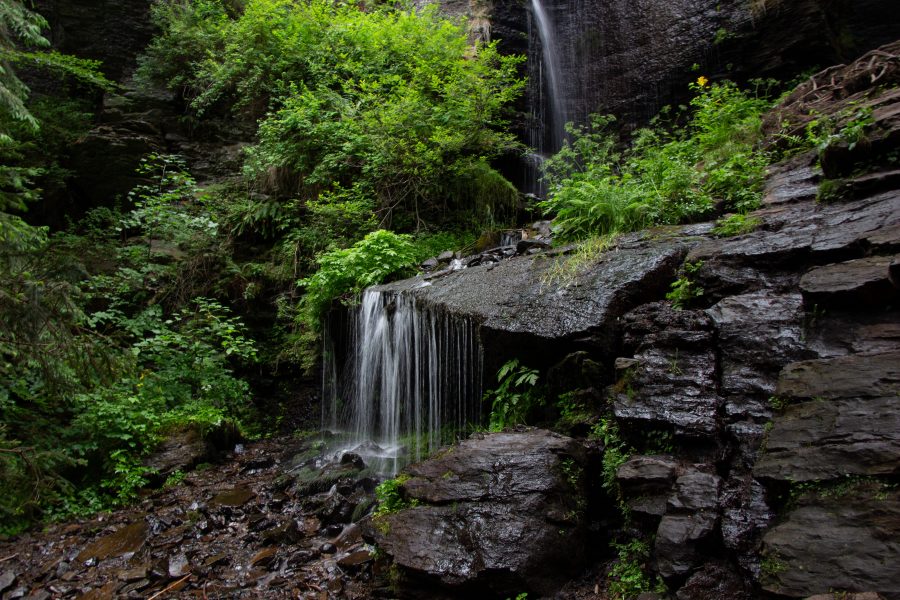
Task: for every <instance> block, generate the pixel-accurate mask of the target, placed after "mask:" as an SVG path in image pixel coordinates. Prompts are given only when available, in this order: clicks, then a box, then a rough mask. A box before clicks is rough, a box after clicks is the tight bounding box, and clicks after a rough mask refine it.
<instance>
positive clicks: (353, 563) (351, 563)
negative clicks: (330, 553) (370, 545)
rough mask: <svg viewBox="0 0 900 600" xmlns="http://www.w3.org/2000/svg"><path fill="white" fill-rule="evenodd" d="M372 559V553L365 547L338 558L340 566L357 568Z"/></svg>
mask: <svg viewBox="0 0 900 600" xmlns="http://www.w3.org/2000/svg"><path fill="white" fill-rule="evenodd" d="M371 560H372V553H371V552H369V551H368V550H365V549H360V550H355V551H353V552H350V553H349V554H346V555H344V556H342V557H341V558H339V559H338V561H337V564H338V566H341V567H344V568H347V569H355V568H359V567H360V566H362V565H364V564H365V563H367V562H369V561H371Z"/></svg>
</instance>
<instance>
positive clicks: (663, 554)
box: [655, 511, 718, 579]
mask: <svg viewBox="0 0 900 600" xmlns="http://www.w3.org/2000/svg"><path fill="white" fill-rule="evenodd" d="M717 522H718V515H717V514H716V513H715V512H706V511H703V512H697V513H693V514H683V515H682V514H675V515H668V514H667V515H665V516H664V517H663V518H662V520H661V521H660V523H659V528H658V529H657V530H656V546H655V553H656V567H657V569H658V570H659V574H660V575H661V576H662V577H664V578H666V579H673V578H678V577H682V576H684V575H687V574H688V573H690V572H691V571H692V570H693V569H694V568H695V567H697V566H698V565H699V564H700V563H702V562H703V561H704V556H703V553H702V548H701V545H702V544H703V543H704V542H705V541H707V540H708V539H709V538H710V537H711V536H712V533H713V532H714V531H715V528H716V524H717Z"/></svg>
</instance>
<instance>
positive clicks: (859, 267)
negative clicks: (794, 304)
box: [800, 256, 900, 307]
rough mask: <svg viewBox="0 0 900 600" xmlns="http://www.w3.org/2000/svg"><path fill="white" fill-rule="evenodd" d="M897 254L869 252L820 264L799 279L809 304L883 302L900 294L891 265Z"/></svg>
mask: <svg viewBox="0 0 900 600" xmlns="http://www.w3.org/2000/svg"><path fill="white" fill-rule="evenodd" d="M895 260H896V257H894V256H870V257H867V258H860V259H856V260H848V261H846V262H841V263H835V264H831V265H826V266H824V267H817V268H815V269H812V270H811V271H809V272H808V273H806V274H805V275H804V276H803V277H802V278H801V279H800V290H801V291H802V292H803V298H804V301H805V303H806V305H807V306H809V307H812V306H819V307H824V306H848V307H855V306H860V305H862V306H883V305H887V304H889V303H891V302H893V301H895V300H897V298H900V290H898V289H897V288H896V287H894V285H893V284H892V283H891V281H890V279H889V274H890V273H889V269H890V266H891V264H892V263H893V262H894V261H895Z"/></svg>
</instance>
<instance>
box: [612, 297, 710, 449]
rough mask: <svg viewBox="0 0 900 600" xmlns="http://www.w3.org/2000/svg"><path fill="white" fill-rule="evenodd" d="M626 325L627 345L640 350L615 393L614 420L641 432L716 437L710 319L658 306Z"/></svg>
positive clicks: (647, 307)
mask: <svg viewBox="0 0 900 600" xmlns="http://www.w3.org/2000/svg"><path fill="white" fill-rule="evenodd" d="M622 321H623V322H624V336H623V337H624V346H625V348H629V347H635V348H636V351H635V353H634V359H635V361H636V362H635V363H633V366H631V367H630V368H628V369H627V370H625V371H624V372H623V373H622V374H621V375H620V377H619V381H618V382H617V383H616V385H615V386H613V387H612V389H611V392H612V394H613V395H614V398H615V402H614V405H613V410H614V413H615V416H616V417H617V418H618V419H620V420H623V421H627V422H630V423H632V424H634V425H635V427H638V428H645V427H657V428H663V430H672V431H674V433H675V434H676V435H678V436H683V437H693V438H707V439H710V438H714V437H715V436H716V435H717V434H718V431H719V418H718V415H719V408H720V406H721V404H722V398H721V397H720V396H719V393H718V389H717V361H716V354H715V348H714V335H713V324H712V321H711V319H710V318H709V317H708V316H707V315H706V314H704V313H703V311H688V310H682V311H678V310H674V309H673V308H672V307H671V306H670V305H668V304H667V303H664V302H656V303H652V304H647V305H644V306H642V307H640V308H638V309H636V310H635V311H633V312H631V313H628V314H627V315H625V316H624V317H623V319H622Z"/></svg>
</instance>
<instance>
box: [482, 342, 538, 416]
mask: <svg viewBox="0 0 900 600" xmlns="http://www.w3.org/2000/svg"><path fill="white" fill-rule="evenodd" d="M537 382H538V371H537V369H530V368H528V367H526V366H525V365H523V364H521V363H519V359H517V358H514V359H512V360H510V361H508V362H507V363H506V364H504V365H503V366H502V367H500V370H499V371H497V384H498V385H497V387H496V388H495V389H493V390H490V391H489V392H487V393H486V394H485V395H484V399H485V401H489V402H490V403H491V418H490V430H491V431H503V429H505V428H506V427H509V426H511V425H519V424H523V423H525V422H526V420H527V419H528V416H529V413H531V411H532V410H533V409H534V408H535V407H537V406H539V405H541V404H543V396H542V395H541V394H540V393H539V392H538V390H536V389H535V385H536V384H537Z"/></svg>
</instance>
